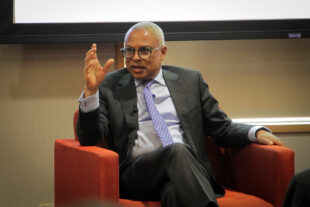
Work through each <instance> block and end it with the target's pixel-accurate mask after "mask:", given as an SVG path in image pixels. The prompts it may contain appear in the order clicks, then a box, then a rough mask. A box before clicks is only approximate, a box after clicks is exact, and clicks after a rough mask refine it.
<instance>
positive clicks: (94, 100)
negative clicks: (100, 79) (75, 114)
mask: <svg viewBox="0 0 310 207" xmlns="http://www.w3.org/2000/svg"><path fill="white" fill-rule="evenodd" d="M79 102H80V109H81V111H82V112H84V113H87V112H90V111H93V110H95V109H97V108H99V92H98V90H97V92H96V93H95V94H94V95H91V96H88V97H86V98H84V91H83V92H82V94H81V96H80V98H79Z"/></svg>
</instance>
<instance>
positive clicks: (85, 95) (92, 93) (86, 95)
mask: <svg viewBox="0 0 310 207" xmlns="http://www.w3.org/2000/svg"><path fill="white" fill-rule="evenodd" d="M97 90H98V89H95V90H91V89H89V88H87V87H85V88H84V98H86V97H88V96H92V95H94V94H95V93H97Z"/></svg>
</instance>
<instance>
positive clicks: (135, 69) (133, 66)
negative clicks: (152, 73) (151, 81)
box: [130, 65, 146, 73]
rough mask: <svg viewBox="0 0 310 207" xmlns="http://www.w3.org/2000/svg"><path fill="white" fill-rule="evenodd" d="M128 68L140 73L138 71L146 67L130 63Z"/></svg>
mask: <svg viewBox="0 0 310 207" xmlns="http://www.w3.org/2000/svg"><path fill="white" fill-rule="evenodd" d="M130 69H131V70H132V71H133V72H136V73H140V72H142V71H144V70H145V69H146V67H144V66H140V65H132V66H130Z"/></svg>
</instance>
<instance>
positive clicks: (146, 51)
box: [121, 47, 160, 59]
mask: <svg viewBox="0 0 310 207" xmlns="http://www.w3.org/2000/svg"><path fill="white" fill-rule="evenodd" d="M158 49H160V47H158V48H150V47H140V48H139V49H138V55H139V57H140V58H142V59H148V58H149V57H151V55H152V52H153V50H158ZM121 52H122V55H123V56H124V57H125V58H129V59H130V58H132V57H133V56H134V55H135V54H136V49H135V48H132V47H125V48H122V49H121Z"/></svg>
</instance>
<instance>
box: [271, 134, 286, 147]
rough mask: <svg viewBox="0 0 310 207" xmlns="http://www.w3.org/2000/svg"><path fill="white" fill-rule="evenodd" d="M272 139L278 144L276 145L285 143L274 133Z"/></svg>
mask: <svg viewBox="0 0 310 207" xmlns="http://www.w3.org/2000/svg"><path fill="white" fill-rule="evenodd" d="M270 140H272V142H273V143H274V144H276V145H281V146H283V145H284V144H283V142H282V141H281V140H280V139H279V138H278V137H276V136H274V135H272V136H271V137H270Z"/></svg>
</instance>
